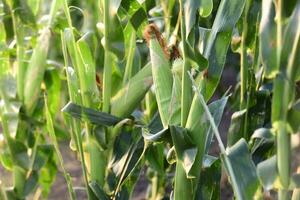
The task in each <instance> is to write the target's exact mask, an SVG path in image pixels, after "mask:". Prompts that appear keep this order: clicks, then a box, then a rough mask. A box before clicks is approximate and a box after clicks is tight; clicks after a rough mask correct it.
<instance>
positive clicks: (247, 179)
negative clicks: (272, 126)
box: [221, 139, 259, 200]
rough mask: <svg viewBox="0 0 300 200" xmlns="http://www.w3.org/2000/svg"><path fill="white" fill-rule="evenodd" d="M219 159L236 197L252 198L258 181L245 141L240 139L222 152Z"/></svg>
mask: <svg viewBox="0 0 300 200" xmlns="http://www.w3.org/2000/svg"><path fill="white" fill-rule="evenodd" d="M221 159H222V162H223V164H224V166H225V168H226V171H227V174H228V175H229V177H230V180H231V184H232V187H233V190H234V194H235V196H236V197H237V199H245V200H247V199H249V200H250V199H253V197H254V195H255V193H256V190H257V189H258V186H259V181H258V177H257V174H256V168H255V165H254V163H253V161H252V159H251V155H250V153H249V150H248V146H247V143H246V141H245V140H244V139H240V140H239V141H238V142H237V143H236V144H234V145H233V146H232V147H230V148H227V149H226V154H222V155H221ZM245 172H247V173H245Z"/></svg>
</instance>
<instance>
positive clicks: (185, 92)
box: [179, 0, 192, 127]
mask: <svg viewBox="0 0 300 200" xmlns="http://www.w3.org/2000/svg"><path fill="white" fill-rule="evenodd" d="M179 2H180V16H181V40H182V44H183V71H182V92H181V94H182V96H181V126H182V127H184V126H185V124H186V120H187V118H188V115H189V111H190V106H191V102H192V89H191V88H192V87H191V86H192V84H191V80H190V79H189V75H188V72H189V70H190V69H191V67H190V63H189V62H188V60H187V48H188V47H187V43H186V39H187V36H186V31H185V17H184V9H183V1H182V0H180V1H179Z"/></svg>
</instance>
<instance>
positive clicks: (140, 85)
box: [111, 63, 153, 117]
mask: <svg viewBox="0 0 300 200" xmlns="http://www.w3.org/2000/svg"><path fill="white" fill-rule="evenodd" d="M152 82H153V80H152V72H151V65H150V63H149V64H147V65H146V66H145V67H144V68H142V69H141V70H140V71H139V72H138V73H137V74H136V75H135V76H133V77H132V78H131V79H130V80H129V81H128V83H127V84H126V85H125V86H124V87H123V88H122V89H120V90H119V92H118V93H117V94H116V95H115V96H114V97H113V98H112V100H111V113H112V114H113V115H115V116H118V117H128V116H129V115H130V114H131V113H132V112H133V111H134V109H136V108H137V106H138V105H139V103H140V102H141V100H142V99H143V98H144V96H145V95H146V93H147V91H148V90H149V88H150V87H151V85H152Z"/></svg>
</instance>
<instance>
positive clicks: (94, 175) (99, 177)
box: [63, 0, 106, 198]
mask: <svg viewBox="0 0 300 200" xmlns="http://www.w3.org/2000/svg"><path fill="white" fill-rule="evenodd" d="M63 8H64V12H65V15H66V17H67V21H68V26H69V29H67V32H68V33H67V35H65V36H67V38H68V41H66V42H67V47H68V50H69V52H70V54H71V58H72V62H73V65H74V67H75V72H76V74H77V76H78V80H79V85H80V91H81V95H82V96H81V98H82V104H83V105H84V106H86V107H93V106H95V105H93V104H92V102H93V100H92V96H91V95H89V87H90V86H89V85H88V82H87V81H86V78H87V76H88V75H87V74H86V71H85V65H86V64H90V63H85V61H86V60H83V59H84V58H83V57H82V54H81V52H80V49H79V48H78V46H77V45H76V42H75V37H74V33H73V26H72V20H71V16H70V10H69V7H68V3H67V1H66V0H65V1H63ZM94 75H95V76H96V74H94ZM95 84H96V83H95ZM94 88H95V87H94ZM85 129H86V132H87V143H88V147H89V148H88V151H89V157H90V180H91V181H96V182H97V183H98V184H99V185H101V186H102V185H103V184H104V179H105V166H106V156H105V154H104V152H101V151H100V149H99V147H98V146H97V145H95V143H94V141H93V140H94V138H93V136H92V133H91V126H90V125H89V124H88V123H87V122H86V123H85ZM94 158H98V159H94ZM90 198H92V197H91V196H90Z"/></svg>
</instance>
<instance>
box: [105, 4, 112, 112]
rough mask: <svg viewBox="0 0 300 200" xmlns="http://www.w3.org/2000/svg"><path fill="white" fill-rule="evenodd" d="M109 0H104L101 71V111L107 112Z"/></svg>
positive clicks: (109, 62)
mask: <svg viewBox="0 0 300 200" xmlns="http://www.w3.org/2000/svg"><path fill="white" fill-rule="evenodd" d="M109 4H110V1H109V0H105V1H104V38H105V45H104V49H105V53H104V72H103V108H102V111H103V112H109V105H110V98H111V86H112V64H113V63H112V59H113V58H112V56H111V53H110V52H109V42H110V41H109V40H108V35H109V28H108V27H109V22H110V19H109V18H110V17H109V7H110V6H109Z"/></svg>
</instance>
